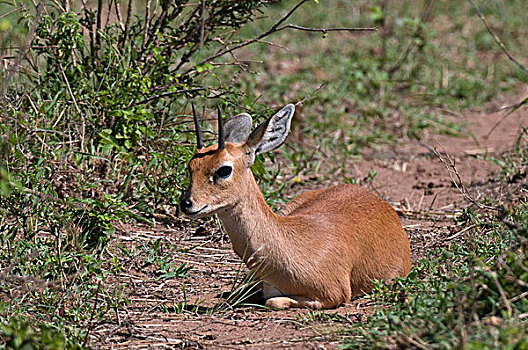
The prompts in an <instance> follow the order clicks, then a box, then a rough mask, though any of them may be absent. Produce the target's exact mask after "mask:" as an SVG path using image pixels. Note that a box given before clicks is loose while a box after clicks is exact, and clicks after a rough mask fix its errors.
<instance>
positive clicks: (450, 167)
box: [422, 143, 500, 211]
mask: <svg viewBox="0 0 528 350" xmlns="http://www.w3.org/2000/svg"><path fill="white" fill-rule="evenodd" d="M422 145H423V146H424V147H425V148H427V149H428V150H430V151H431V152H433V153H434V155H435V156H436V157H438V159H439V160H440V161H441V162H442V164H444V166H445V168H446V169H447V171H448V172H449V176H450V177H451V181H452V182H453V184H454V185H455V187H456V189H457V190H458V192H460V194H461V195H462V196H463V197H464V199H465V200H467V201H468V202H470V203H472V204H474V205H476V206H477V207H478V208H480V209H486V210H496V211H499V210H500V208H498V207H492V206H489V205H485V204H482V203H480V202H479V201H478V200H476V199H475V198H473V196H471V195H470V193H469V190H468V189H467V187H466V186H465V185H464V183H463V182H462V178H461V177H460V173H459V172H458V170H457V168H456V166H455V159H454V158H452V157H450V156H449V154H448V153H447V152H446V150H445V149H444V154H440V152H439V151H438V150H437V149H436V147H434V148H433V147H431V146H429V145H426V144H424V143H422Z"/></svg>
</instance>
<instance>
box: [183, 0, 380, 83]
mask: <svg viewBox="0 0 528 350" xmlns="http://www.w3.org/2000/svg"><path fill="white" fill-rule="evenodd" d="M307 1H309V0H301V1H300V2H299V3H297V5H295V6H294V7H293V8H292V9H291V10H290V11H289V12H288V13H287V14H286V15H285V16H284V17H282V18H281V19H280V20H279V21H278V22H277V23H275V24H274V25H273V26H272V27H271V28H270V29H269V30H268V31H266V32H265V33H262V34H260V35H258V36H256V37H254V38H252V39H249V40H246V41H243V42H241V43H239V44H237V45H235V46H233V47H231V48H225V49H222V50H220V51H219V52H217V53H215V54H214V55H211V56H209V57H206V58H204V59H203V60H201V61H199V62H198V63H197V64H196V65H195V66H194V67H191V68H189V69H187V70H186V71H184V72H183V73H182V74H181V75H182V76H183V75H187V74H189V73H190V72H192V71H194V70H196V66H199V65H202V64H204V63H206V62H209V61H211V60H214V59H215V58H218V57H220V56H223V55H225V54H227V53H230V52H233V51H235V50H238V49H240V48H242V47H244V46H247V45H250V44H253V43H254V42H257V41H260V40H261V39H263V38H265V37H267V36H269V35H271V34H273V33H276V32H278V31H281V30H284V29H287V28H293V29H299V30H304V31H314V32H330V31H355V32H359V31H377V28H328V29H323V28H306V27H300V26H295V25H293V24H285V25H282V24H283V23H284V22H285V21H286V20H288V18H290V17H291V15H292V14H293V13H294V12H295V11H296V10H297V9H298V8H299V7H300V6H301V5H302V4H304V3H305V2H307ZM281 25H282V26H281ZM301 28H302V29H301Z"/></svg>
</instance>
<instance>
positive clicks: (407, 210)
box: [93, 109, 528, 349]
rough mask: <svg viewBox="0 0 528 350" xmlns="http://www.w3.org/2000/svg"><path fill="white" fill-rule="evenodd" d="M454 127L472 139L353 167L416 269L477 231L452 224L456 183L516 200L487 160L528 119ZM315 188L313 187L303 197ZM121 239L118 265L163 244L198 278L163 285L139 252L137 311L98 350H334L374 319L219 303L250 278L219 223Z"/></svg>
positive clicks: (361, 310)
mask: <svg viewBox="0 0 528 350" xmlns="http://www.w3.org/2000/svg"><path fill="white" fill-rule="evenodd" d="M454 118H458V121H460V122H465V123H467V130H466V134H467V135H468V136H465V137H457V138H454V137H448V136H439V135H434V134H432V133H431V134H427V135H424V137H423V138H422V140H420V141H416V140H400V142H398V143H397V144H396V145H395V146H391V147H384V148H379V149H369V150H365V151H364V153H363V156H362V159H361V160H359V161H353V162H352V161H351V162H350V164H349V165H348V166H349V167H350V169H349V170H350V172H351V173H352V174H353V175H355V176H357V178H363V177H365V176H367V174H368V173H369V172H370V170H371V169H372V170H374V171H376V173H377V175H376V177H375V178H374V180H373V181H372V182H370V183H367V185H366V186H367V187H368V188H370V189H371V190H372V191H374V192H375V193H377V194H378V195H379V196H381V197H382V198H384V199H385V200H387V201H388V202H389V203H391V204H392V205H393V207H395V208H396V209H397V211H398V213H399V214H400V218H401V221H402V224H403V225H404V228H405V229H406V231H407V233H408V234H409V237H410V240H411V249H412V258H413V260H415V259H416V258H419V257H420V256H423V254H424V252H426V251H427V250H428V249H431V248H432V247H435V246H437V245H442V244H448V243H450V242H453V241H455V240H457V239H460V238H463V235H464V233H465V232H467V231H468V230H469V229H468V228H467V227H462V226H457V225H456V224H455V223H454V220H453V218H454V217H455V216H457V215H460V214H461V211H462V209H463V208H465V207H468V206H470V205H471V202H470V201H468V200H467V199H465V198H464V196H462V195H461V193H460V191H459V190H458V189H457V187H456V186H455V185H454V182H453V180H455V182H457V183H459V182H458V177H457V176H459V177H460V179H461V181H462V183H463V185H464V186H465V188H467V189H468V196H469V197H470V198H474V199H477V200H481V199H482V198H484V197H485V196H486V195H490V194H491V195H493V196H495V197H498V198H501V196H506V195H507V194H508V191H511V188H507V187H504V185H501V184H500V183H499V182H496V181H495V179H496V177H497V175H498V171H499V167H498V166H496V165H494V163H493V162H490V161H487V160H483V157H484V156H487V157H488V158H489V157H494V156H498V155H501V154H504V153H506V152H510V151H512V149H513V148H514V144H515V140H516V138H517V137H518V136H519V134H520V132H521V130H522V126H523V125H524V126H526V125H528V110H526V109H521V110H518V111H516V112H515V113H512V114H511V115H509V116H507V117H505V112H503V111H501V112H495V113H474V112H468V113H466V114H465V115H463V116H458V117H454ZM499 121H500V123H499V124H498V126H497V127H496V128H495V129H494V130H493V132H491V133H490V134H489V137H486V136H487V135H488V133H489V131H490V129H491V128H492V126H493V125H495V124H496V123H498V122H499ZM435 148H436V149H437V150H438V151H439V152H440V153H441V154H443V155H444V156H446V155H449V157H450V158H449V159H451V160H452V161H453V162H454V165H455V168H456V171H457V172H458V175H457V174H456V173H455V172H454V168H453V167H451V168H450V167H449V164H448V163H449V161H446V162H442V161H441V160H440V158H439V157H438V156H437V155H435V154H434V152H433V149H435ZM330 184H331V183H327V184H326V185H330ZM307 189H310V186H309V185H308V184H306V186H305V187H303V188H296V189H295V191H299V192H301V191H303V190H307ZM120 231H121V233H120V236H119V238H118V239H117V240H116V241H114V242H113V243H112V244H113V246H112V247H111V249H110V251H111V253H112V254H115V255H116V256H118V257H119V256H120V254H121V253H120V250H119V249H118V246H119V245H122V246H127V247H132V246H136V247H137V246H139V245H140V243H141V244H144V245H147V244H148V243H149V242H154V241H156V240H158V239H161V240H162V242H163V244H162V247H161V248H160V249H162V250H163V249H166V248H164V247H167V246H172V247H178V249H180V251H179V252H174V262H175V263H178V264H183V263H186V264H187V266H188V267H191V270H190V272H189V274H188V276H187V277H186V278H173V279H168V280H163V279H159V271H157V270H158V269H157V268H156V267H155V266H154V265H150V266H149V265H148V264H145V259H146V254H147V253H145V252H143V251H141V250H139V249H138V250H137V253H136V254H133V256H132V257H128V258H123V259H125V260H126V262H125V264H124V270H123V271H122V274H121V275H120V276H118V279H120V281H121V282H126V283H127V285H128V286H129V290H127V291H125V294H126V295H127V296H128V298H129V299H130V302H131V303H130V305H128V306H127V307H126V308H124V309H119V310H118V311H117V315H109V316H108V319H109V322H108V323H104V324H99V325H96V326H95V327H94V329H93V334H94V335H97V337H100V339H101V340H100V342H99V343H98V347H100V348H104V349H139V348H190V349H202V348H206V349H245V348H248V349H253V348H258V349H335V348H337V347H338V345H339V344H340V341H341V340H342V339H343V338H345V337H346V336H347V335H346V333H343V330H344V329H346V328H347V327H348V326H350V325H352V324H355V323H358V322H365V321H366V318H367V316H368V315H369V314H370V313H372V312H373V311H374V310H373V304H372V302H370V301H369V300H368V299H366V298H359V299H357V300H354V301H352V302H351V303H349V304H346V305H343V306H340V307H338V308H336V309H334V310H327V311H325V312H324V313H319V312H311V311H309V310H293V311H270V310H266V309H263V308H258V307H252V306H238V307H232V306H230V305H228V304H227V303H225V302H223V301H222V299H221V298H220V294H221V293H222V292H226V291H229V290H231V289H232V288H233V286H236V285H237V283H238V284H240V283H241V279H242V277H240V276H244V275H245V273H246V271H247V270H246V268H245V266H242V265H241V263H240V260H239V259H238V258H237V257H236V256H235V254H234V253H233V252H232V250H231V246H230V243H229V242H228V240H227V238H226V236H225V234H223V233H222V232H219V229H218V225H217V224H216V222H215V220H214V219H211V220H209V221H207V222H190V221H188V220H186V219H183V218H182V219H178V220H177V221H175V220H167V221H162V222H158V223H157V224H156V225H155V226H154V227H122V228H121V230H120ZM161 253H163V254H161V255H165V254H170V253H171V252H170V251H169V250H167V251H164V252H161ZM110 320H111V321H110Z"/></svg>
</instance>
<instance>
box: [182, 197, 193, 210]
mask: <svg viewBox="0 0 528 350" xmlns="http://www.w3.org/2000/svg"><path fill="white" fill-rule="evenodd" d="M192 206H193V203H192V202H191V200H190V199H189V198H182V199H181V200H180V210H181V211H182V212H184V213H188V212H189V210H190V209H191V208H192Z"/></svg>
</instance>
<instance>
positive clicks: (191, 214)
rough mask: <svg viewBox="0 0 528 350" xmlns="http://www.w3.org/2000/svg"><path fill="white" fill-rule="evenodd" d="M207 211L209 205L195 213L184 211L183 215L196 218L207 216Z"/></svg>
mask: <svg viewBox="0 0 528 350" xmlns="http://www.w3.org/2000/svg"><path fill="white" fill-rule="evenodd" d="M208 209H209V204H206V205H205V206H204V207H203V208H202V209H199V210H197V211H184V212H183V213H184V214H185V215H187V216H193V217H196V216H198V215H201V214H207V213H208Z"/></svg>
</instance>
